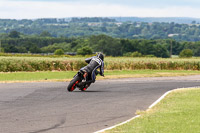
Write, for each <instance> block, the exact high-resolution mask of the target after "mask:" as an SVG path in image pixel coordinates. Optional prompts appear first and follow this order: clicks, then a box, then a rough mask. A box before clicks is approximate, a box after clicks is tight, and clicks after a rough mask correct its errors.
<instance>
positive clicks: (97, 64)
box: [81, 53, 104, 83]
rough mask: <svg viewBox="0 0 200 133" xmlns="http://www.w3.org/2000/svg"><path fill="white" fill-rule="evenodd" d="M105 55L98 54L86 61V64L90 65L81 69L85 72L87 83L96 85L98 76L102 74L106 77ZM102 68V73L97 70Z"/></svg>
mask: <svg viewBox="0 0 200 133" xmlns="http://www.w3.org/2000/svg"><path fill="white" fill-rule="evenodd" d="M103 60H104V55H103V54H102V53H98V54H97V55H96V56H93V57H90V58H87V59H85V62H86V63H88V65H87V66H85V67H83V68H81V71H83V72H84V78H85V79H86V82H87V83H94V82H95V79H96V75H97V74H100V75H101V76H104V62H103ZM98 68H100V72H99V71H97V69H98Z"/></svg>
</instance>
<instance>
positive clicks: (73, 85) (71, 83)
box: [67, 76, 81, 92]
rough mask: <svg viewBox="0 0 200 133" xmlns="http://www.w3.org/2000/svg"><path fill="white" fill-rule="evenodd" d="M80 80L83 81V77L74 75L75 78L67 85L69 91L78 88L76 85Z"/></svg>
mask: <svg viewBox="0 0 200 133" xmlns="http://www.w3.org/2000/svg"><path fill="white" fill-rule="evenodd" d="M80 81H81V78H80V77H79V76H76V77H74V78H73V79H72V80H71V81H70V83H69V85H68V87H67V90H68V91H69V92H71V91H74V90H75V89H76V85H77V84H78V83H79V82H80Z"/></svg>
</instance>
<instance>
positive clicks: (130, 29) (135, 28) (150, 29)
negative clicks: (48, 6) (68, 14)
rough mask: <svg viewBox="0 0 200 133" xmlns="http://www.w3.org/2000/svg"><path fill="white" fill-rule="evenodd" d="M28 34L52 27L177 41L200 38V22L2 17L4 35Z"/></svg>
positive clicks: (55, 33)
mask: <svg viewBox="0 0 200 133" xmlns="http://www.w3.org/2000/svg"><path fill="white" fill-rule="evenodd" d="M13 30H15V31H18V32H20V33H23V34H26V35H32V36H34V35H39V34H41V33H42V32H43V31H48V32H49V33H50V36H51V37H88V36H91V35H101V34H105V35H108V36H111V37H114V38H128V39H169V38H171V39H174V40H176V41H200V24H198V23H196V22H195V21H194V22H192V23H191V24H178V23H174V22H170V23H167V22H152V23H147V22H136V21H135V22H133V21H126V22H118V21H116V20H115V19H112V18H98V17H96V18H95V17H94V18H71V19H56V18H55V19H37V20H28V19H24V20H10V19H0V38H5V36H6V34H8V33H10V32H11V31H13Z"/></svg>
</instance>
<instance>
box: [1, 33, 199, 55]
mask: <svg viewBox="0 0 200 133" xmlns="http://www.w3.org/2000/svg"><path fill="white" fill-rule="evenodd" d="M49 34H50V33H48V32H46V31H44V32H42V34H40V35H38V36H29V35H24V34H22V33H20V32H17V31H12V32H10V33H8V34H7V35H6V36H7V37H5V38H2V39H0V41H1V52H5V53H54V52H55V51H56V50H58V49H61V50H62V51H63V52H76V53H78V54H81V55H86V54H91V53H93V52H103V53H104V54H106V55H108V56H156V57H163V58H167V57H170V52H172V53H171V54H173V55H179V54H180V53H181V51H182V50H184V49H190V50H191V51H192V53H193V55H194V56H200V42H188V41H183V42H178V41H176V40H173V39H155V40H148V39H123V38H114V37H111V36H108V35H103V34H102V35H92V36H89V37H76V38H75V37H73V38H72V37H70V38H67V37H51V36H49Z"/></svg>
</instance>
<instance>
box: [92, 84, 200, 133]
mask: <svg viewBox="0 0 200 133" xmlns="http://www.w3.org/2000/svg"><path fill="white" fill-rule="evenodd" d="M186 88H187V89H189V88H200V86H196V87H186ZM186 88H177V89H174V90H170V91H167V92H165V93H164V94H163V95H162V96H161V97H160V98H159V99H158V100H156V101H155V102H154V103H153V104H151V105H150V106H149V109H150V108H152V107H154V106H155V105H156V104H158V103H159V102H160V101H161V100H162V99H163V98H165V97H166V96H167V95H168V94H169V93H171V92H172V91H175V90H181V89H186ZM138 117H140V115H136V116H134V117H133V118H131V119H129V120H127V121H124V122H122V123H119V124H117V125H114V126H112V127H108V128H105V129H102V130H99V131H96V132H94V133H103V132H105V131H106V130H110V129H113V128H116V127H118V126H121V125H123V124H126V123H128V122H130V121H132V120H134V119H136V118H138Z"/></svg>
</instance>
